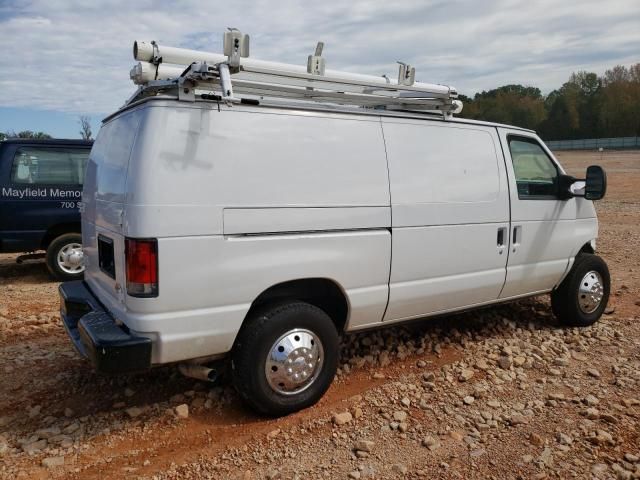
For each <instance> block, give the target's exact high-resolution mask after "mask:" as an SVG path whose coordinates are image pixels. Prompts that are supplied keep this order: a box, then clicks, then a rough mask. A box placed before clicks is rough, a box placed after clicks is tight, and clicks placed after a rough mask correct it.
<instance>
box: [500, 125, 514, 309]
mask: <svg viewBox="0 0 640 480" xmlns="http://www.w3.org/2000/svg"><path fill="white" fill-rule="evenodd" d="M496 135H497V137H498V142H499V143H500V151H501V152H502V164H503V165H504V175H505V177H506V179H507V197H508V199H509V219H508V221H507V224H508V227H507V233H508V235H507V239H508V244H507V259H506V262H505V265H504V282H502V288H501V289H500V292H499V293H498V299H499V298H500V296H501V295H502V292H503V291H504V287H505V286H506V285H507V276H508V274H509V255H510V253H509V252H511V182H510V181H509V169H508V168H507V157H506V155H505V151H504V146H503V145H502V139H501V138H500V130H499V129H498V127H496Z"/></svg>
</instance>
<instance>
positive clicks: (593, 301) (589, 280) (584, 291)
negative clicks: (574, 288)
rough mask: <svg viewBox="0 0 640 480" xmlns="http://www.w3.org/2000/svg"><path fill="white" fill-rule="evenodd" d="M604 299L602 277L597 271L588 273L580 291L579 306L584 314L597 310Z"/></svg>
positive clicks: (583, 279)
mask: <svg viewBox="0 0 640 480" xmlns="http://www.w3.org/2000/svg"><path fill="white" fill-rule="evenodd" d="M602 297H604V287H603V281H602V276H601V275H600V274H599V273H598V272H596V271H593V270H592V271H590V272H588V273H587V274H586V275H585V276H584V277H583V278H582V281H581V282H580V288H579V289H578V305H579V306H580V310H582V312H583V313H593V312H595V311H596V310H597V308H598V307H599V306H600V303H601V302H602Z"/></svg>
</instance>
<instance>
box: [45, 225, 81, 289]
mask: <svg viewBox="0 0 640 480" xmlns="http://www.w3.org/2000/svg"><path fill="white" fill-rule="evenodd" d="M47 268H48V269H49V272H51V275H53V277H54V278H55V279H56V280H60V281H66V280H79V279H81V278H82V275H83V273H84V262H83V254H82V236H81V235H80V234H79V233H65V234H64V235H60V236H59V237H57V238H55V239H54V240H53V241H52V242H51V243H50V244H49V247H48V248H47Z"/></svg>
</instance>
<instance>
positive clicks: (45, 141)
mask: <svg viewBox="0 0 640 480" xmlns="http://www.w3.org/2000/svg"><path fill="white" fill-rule="evenodd" d="M2 143H11V144H13V143H19V144H21V145H79V146H87V147H90V146H91V145H93V140H77V139H66V138H7V139H5V140H3V141H2Z"/></svg>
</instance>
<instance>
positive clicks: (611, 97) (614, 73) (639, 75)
mask: <svg viewBox="0 0 640 480" xmlns="http://www.w3.org/2000/svg"><path fill="white" fill-rule="evenodd" d="M602 83H603V88H602V98H601V108H600V115H599V122H598V127H599V132H600V133H601V134H602V135H601V136H606V137H626V136H636V135H640V63H637V64H635V65H632V66H631V67H629V68H626V67H624V66H622V65H617V66H615V67H613V68H612V69H611V70H607V71H606V72H605V74H604V76H603V79H602Z"/></svg>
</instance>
